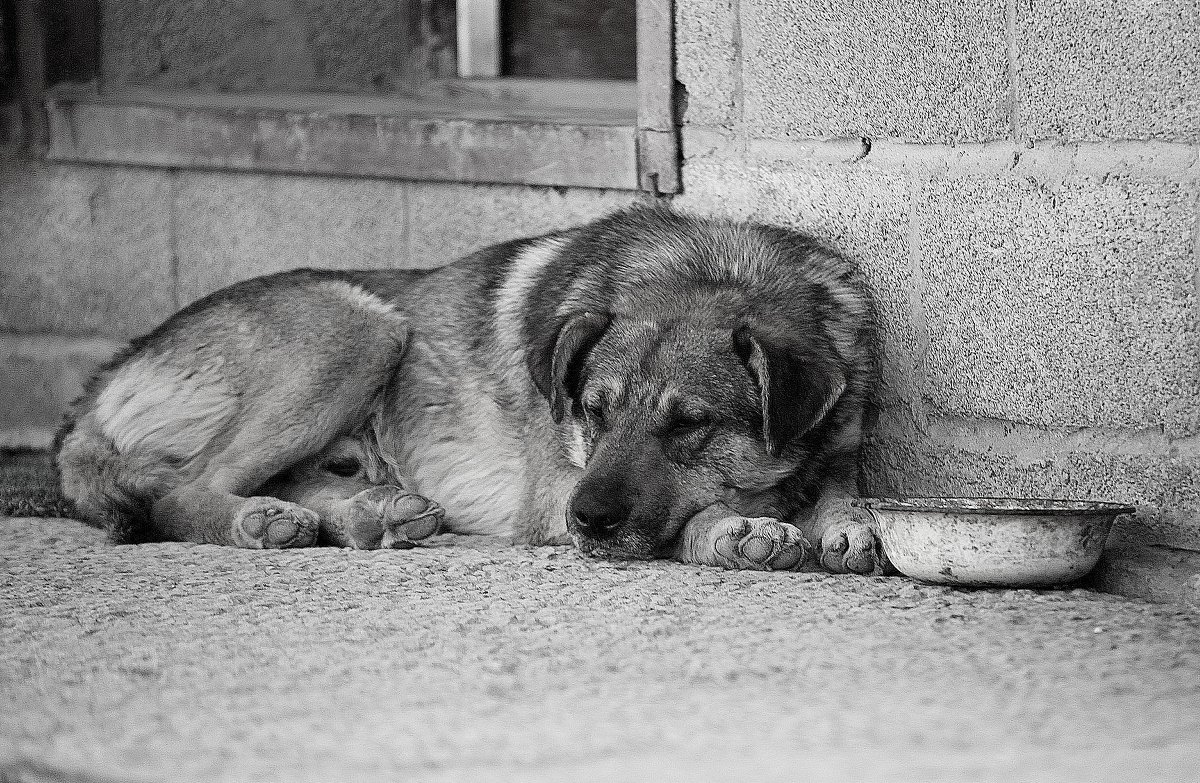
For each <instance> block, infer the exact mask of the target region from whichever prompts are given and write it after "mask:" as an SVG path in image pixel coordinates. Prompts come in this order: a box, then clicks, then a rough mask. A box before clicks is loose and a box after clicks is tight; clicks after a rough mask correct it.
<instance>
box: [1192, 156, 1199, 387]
mask: <svg viewBox="0 0 1200 783" xmlns="http://www.w3.org/2000/svg"><path fill="white" fill-rule="evenodd" d="M1196 154H1197V162H1200V147H1197V149H1196ZM1192 265H1193V267H1194V268H1193V269H1192V287H1193V295H1194V297H1195V298H1194V300H1193V302H1192V311H1193V313H1194V315H1195V318H1196V323H1198V324H1200V188H1198V189H1197V192H1196V195H1195V196H1194V197H1193V199H1192ZM1195 359H1196V363H1195V369H1196V383H1197V385H1198V386H1200V355H1198V356H1196V357H1195Z"/></svg>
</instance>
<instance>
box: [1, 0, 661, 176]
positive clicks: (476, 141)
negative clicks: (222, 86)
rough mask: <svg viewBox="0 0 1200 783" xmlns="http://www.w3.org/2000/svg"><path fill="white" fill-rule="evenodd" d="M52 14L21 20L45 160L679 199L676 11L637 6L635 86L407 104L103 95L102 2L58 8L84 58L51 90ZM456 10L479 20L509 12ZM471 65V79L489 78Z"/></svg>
mask: <svg viewBox="0 0 1200 783" xmlns="http://www.w3.org/2000/svg"><path fill="white" fill-rule="evenodd" d="M45 2H47V0H18V2H17V4H16V5H17V34H18V56H19V65H20V79H21V87H22V91H21V92H22V103H23V109H24V114H25V125H26V138H27V141H28V147H29V148H30V149H31V150H32V151H33V152H34V154H37V155H40V156H41V157H44V158H45V159H47V160H51V161H57V162H64V163H108V164H125V165H137V166H161V167H168V168H180V169H208V170H227V171H242V172H265V173H293V174H321V175H334V176H354V177H376V178H389V179H404V180H418V181H443V182H469V183H497V184H516V185H543V186H558V187H589V188H613V189H626V190H644V191H648V192H650V193H653V194H657V195H666V194H672V193H677V192H679V190H680V156H679V141H678V138H679V136H678V129H677V125H676V122H675V116H674V87H675V78H674V64H673V57H672V52H673V36H674V23H673V19H674V15H673V7H672V6H673V0H636V3H637V5H636V8H637V52H638V54H637V80H636V82H623V81H612V80H559V79H518V78H509V77H481V76H469V77H461V78H456V79H438V80H432V81H431V82H429V83H428V84H427V85H425V86H424V87H423V88H422V89H421V90H420V92H419V93H418V94H414V95H405V96H403V97H396V96H376V95H370V96H369V95H333V94H328V93H304V94H293V93H289V94H283V93H265V92H250V93H213V92H199V91H166V90H154V89H139V88H121V89H112V90H108V89H101V86H100V84H99V76H100V57H99V51H100V39H99V10H98V0H60V2H62V4H63V5H65V6H67V7H68V11H69V13H70V14H71V23H70V25H69V26H68V29H69V32H70V35H71V36H73V37H74V40H71V41H69V42H68V43H69V45H70V46H71V48H72V49H73V50H74V51H76V52H83V53H84V55H83V56H76V57H75V58H74V61H73V67H72V70H71V71H70V72H69V73H68V74H67V80H65V81H62V82H59V83H57V84H50V83H49V82H48V78H47V75H46V74H47V51H46V38H47V34H46V27H45V19H46V16H45V6H44V3H45ZM460 2H462V3H463V5H462V7H463V9H465V10H466V11H468V12H470V13H476V14H477V13H478V10H479V8H480V7H481V6H482V5H484V4H486V3H491V8H492V10H493V11H494V10H495V9H496V8H497V5H496V2H497V0H483V2H480V0H470V1H469V2H463V0H460ZM485 10H486V9H485ZM471 18H475V17H471ZM485 21H486V20H485ZM492 21H493V22H494V21H495V20H494V17H493V19H492ZM459 23H460V24H459V26H460V29H461V28H462V27H463V17H462V15H461V14H460V17H459ZM468 27H469V24H468ZM492 32H493V33H494V32H495V28H493V30H492ZM467 48H469V47H463V49H467ZM463 49H460V54H459V57H460V64H461V63H462V61H463V57H464V55H463ZM471 56H472V54H470V53H469V54H468V55H467V57H468V58H470V57H471ZM498 59H499V55H498V51H497V52H496V53H495V55H494V56H493V62H492V66H493V67H494V65H495V63H496V62H498ZM473 61H474V63H475V65H474V66H472V65H470V63H468V72H472V73H476V74H478V73H480V72H481V70H482V71H483V72H486V71H487V67H488V63H487V62H484V61H481V60H479V59H478V58H477V57H476V58H475V59H474V60H473ZM80 63H82V65H80Z"/></svg>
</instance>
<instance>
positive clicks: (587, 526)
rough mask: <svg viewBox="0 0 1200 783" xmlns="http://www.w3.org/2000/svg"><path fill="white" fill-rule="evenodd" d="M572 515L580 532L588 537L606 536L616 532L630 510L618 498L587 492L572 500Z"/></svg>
mask: <svg viewBox="0 0 1200 783" xmlns="http://www.w3.org/2000/svg"><path fill="white" fill-rule="evenodd" d="M571 516H572V517H573V518H574V520H575V529H576V530H577V531H578V532H579V533H582V534H583V535H585V536H587V537H588V538H605V537H606V536H611V535H613V533H615V532H616V530H617V528H619V527H620V526H621V523H622V522H624V521H625V520H626V518H628V516H629V510H628V508H626V506H625V503H623V502H622V501H621V500H620V499H618V498H613V497H611V496H605V495H604V494H591V493H585V494H580V495H579V496H577V497H576V498H575V499H574V500H573V501H571Z"/></svg>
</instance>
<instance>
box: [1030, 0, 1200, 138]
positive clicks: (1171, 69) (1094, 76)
mask: <svg viewBox="0 0 1200 783" xmlns="http://www.w3.org/2000/svg"><path fill="white" fill-rule="evenodd" d="M1016 13H1017V35H1018V49H1019V52H1020V78H1019V79H1018V90H1019V93H1018V101H1017V105H1018V106H1019V121H1018V126H1019V130H1020V131H1021V132H1022V133H1023V134H1024V135H1025V136H1027V137H1030V138H1035V139H1043V138H1053V139H1061V140H1063V141H1085V140H1095V139H1174V140H1191V141H1195V140H1197V139H1200V34H1198V33H1197V31H1198V30H1200V5H1198V4H1197V3H1196V2H1195V1H1194V0H1156V1H1155V2H1149V1H1143V2H1132V3H1131V2H1127V1H1126V0H1100V2H1094V1H1093V0H1086V1H1085V0H1068V1H1067V2H1056V3H1017V5H1016Z"/></svg>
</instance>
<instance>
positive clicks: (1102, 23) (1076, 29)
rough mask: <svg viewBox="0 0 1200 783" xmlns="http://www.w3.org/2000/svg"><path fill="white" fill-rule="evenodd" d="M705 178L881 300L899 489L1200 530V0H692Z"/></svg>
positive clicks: (711, 207) (686, 66)
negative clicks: (798, 235) (814, 244)
mask: <svg viewBox="0 0 1200 783" xmlns="http://www.w3.org/2000/svg"><path fill="white" fill-rule="evenodd" d="M678 23H679V29H678V45H677V58H678V70H679V79H680V81H681V82H682V83H683V84H684V86H685V87H686V89H687V93H688V102H687V106H688V108H687V112H686V115H685V127H684V154H685V166H684V189H685V192H684V195H683V196H682V197H681V198H680V199H679V203H680V204H681V205H684V206H687V207H689V208H692V209H694V210H698V211H702V212H709V213H717V214H733V215H738V216H745V217H755V218H759V219H763V220H767V221H770V222H774V223H781V224H785V225H789V226H794V227H798V228H801V229H805V230H808V231H811V232H813V233H816V234H818V235H820V236H823V237H826V238H827V239H829V240H831V241H833V242H835V243H836V244H838V245H839V246H840V247H842V248H843V249H845V250H846V251H847V252H850V253H852V254H854V255H855V256H856V257H857V258H858V259H859V260H860V261H861V263H862V264H863V265H864V267H865V268H866V270H867V272H868V275H869V276H870V278H871V280H872V282H873V285H874V287H875V289H876V293H877V296H878V298H879V300H880V303H881V307H880V310H881V314H882V320H883V326H884V350H885V354H886V362H885V374H886V377H885V379H884V380H885V383H884V388H883V389H882V392H881V403H882V404H881V410H880V412H879V419H878V421H877V422H876V425H875V426H874V427H873V430H872V437H871V441H870V443H869V446H868V450H867V459H866V467H867V471H866V483H867V486H866V489H867V490H868V491H870V492H873V493H879V494H893V493H902V494H919V493H931V494H933V493H937V494H950V493H965V494H972V495H988V494H997V495H1008V494H1019V495H1034V496H1039V495H1040V496H1067V497H1094V498H1104V499H1112V500H1120V501H1126V502H1130V503H1134V504H1137V505H1138V506H1139V507H1141V510H1142V513H1141V514H1140V524H1139V526H1138V527H1136V528H1129V529H1126V530H1125V531H1124V533H1125V534H1127V535H1128V536H1131V537H1135V538H1136V539H1138V540H1140V541H1143V542H1145V541H1159V542H1165V543H1172V544H1176V545H1180V546H1185V547H1191V548H1194V549H1200V326H1198V324H1200V302H1198V296H1200V271H1198V266H1197V258H1198V256H1200V218H1198V209H1197V206H1198V194H1200V162H1198V160H1197V153H1198V150H1200V145H1198V142H1200V37H1198V36H1197V35H1196V34H1195V30H1196V29H1200V4H1198V3H1196V2H1194V0H1163V1H1162V2H1149V1H1148V0H1147V1H1143V2H1133V3H1130V2H1117V1H1116V0H1103V1H1102V2H1091V1H1089V2H1082V1H1081V0H1069V1H1068V2H1056V3H1044V2H1027V1H1026V0H1019V1H1018V2H1015V3H1014V2H1004V1H1000V2H981V3H948V2H934V3H915V2H901V1H899V0H892V1H891V2H888V1H886V0H885V1H884V2H878V1H877V0H870V1H869V2H868V0H847V2H842V3H837V4H829V3H818V2H808V1H807V0H741V1H740V2H738V0H684V1H683V2H681V3H680V4H679V12H678Z"/></svg>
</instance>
